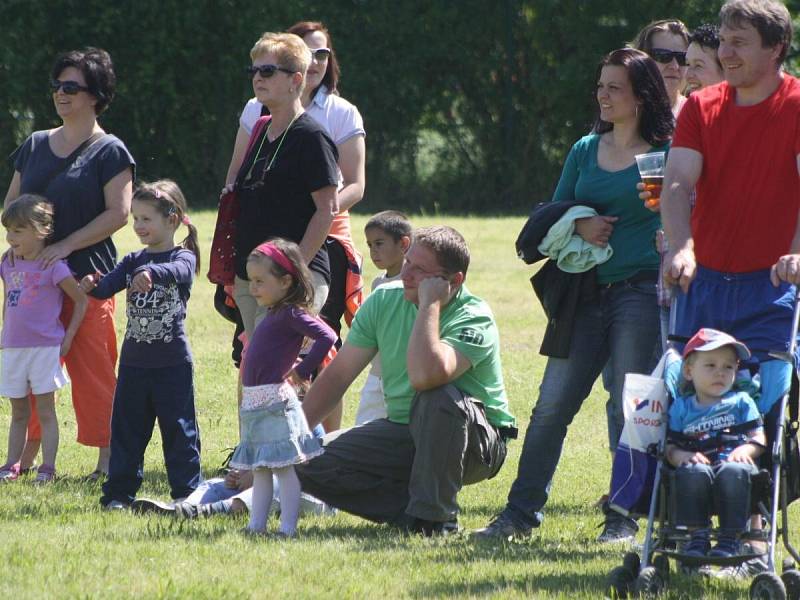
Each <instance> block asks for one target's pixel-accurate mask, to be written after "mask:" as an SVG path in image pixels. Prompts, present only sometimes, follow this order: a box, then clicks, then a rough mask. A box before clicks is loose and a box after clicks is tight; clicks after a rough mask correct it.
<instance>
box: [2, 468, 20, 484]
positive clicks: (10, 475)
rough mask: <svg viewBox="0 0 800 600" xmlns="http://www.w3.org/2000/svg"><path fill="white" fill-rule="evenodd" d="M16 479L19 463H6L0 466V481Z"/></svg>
mask: <svg viewBox="0 0 800 600" xmlns="http://www.w3.org/2000/svg"><path fill="white" fill-rule="evenodd" d="M17 479H19V463H13V464H8V463H6V464H4V465H3V466H2V467H0V483H11V482H12V481H16V480H17Z"/></svg>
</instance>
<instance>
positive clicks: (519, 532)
mask: <svg viewBox="0 0 800 600" xmlns="http://www.w3.org/2000/svg"><path fill="white" fill-rule="evenodd" d="M532 529H533V528H532V527H525V526H523V525H517V524H516V523H515V522H514V521H512V520H511V517H509V516H507V515H506V514H504V513H500V514H499V515H497V516H496V517H495V518H494V521H492V522H491V523H489V524H488V525H487V526H486V527H484V528H483V529H476V530H475V531H473V532H472V533H471V534H470V536H471V537H472V538H474V539H478V540H492V539H495V540H499V539H503V540H507V541H511V540H512V539H514V538H523V537H528V536H529V535H530V534H531V530H532Z"/></svg>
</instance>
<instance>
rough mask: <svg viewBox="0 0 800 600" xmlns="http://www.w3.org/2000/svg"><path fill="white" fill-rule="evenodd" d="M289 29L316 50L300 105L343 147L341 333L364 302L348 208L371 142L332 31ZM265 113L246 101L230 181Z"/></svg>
mask: <svg viewBox="0 0 800 600" xmlns="http://www.w3.org/2000/svg"><path fill="white" fill-rule="evenodd" d="M287 32H288V33H294V34H295V35H298V36H300V37H301V38H303V41H304V42H305V43H306V45H307V46H308V47H309V49H310V50H311V52H312V61H311V64H310V65H309V67H308V72H307V73H306V86H305V88H304V89H303V95H302V97H301V99H300V100H301V103H302V104H303V108H304V109H305V110H306V113H307V114H308V115H309V116H310V117H312V118H313V119H314V120H315V121H317V122H318V123H319V124H320V125H322V128H323V129H324V130H325V132H326V133H327V134H328V135H329V136H330V138H331V139H332V140H333V141H334V143H335V144H336V148H337V149H338V151H339V161H338V166H339V184H338V198H339V213H338V214H337V215H336V217H335V218H334V220H333V225H332V226H331V230H330V232H329V234H328V239H327V240H326V247H327V249H328V258H329V261H330V265H331V286H330V290H329V292H328V299H327V301H326V302H325V305H324V306H323V307H322V310H321V311H320V316H321V317H322V318H323V319H325V321H326V322H327V323H328V324H329V325H330V326H331V327H332V328H333V329H334V331H336V333H337V335H338V334H339V332H340V331H341V320H342V316H343V315H344V314H348V315H350V316H352V314H354V313H355V311H356V310H357V308H358V305H359V304H360V301H361V289H362V282H361V277H360V267H361V262H362V257H361V255H360V253H359V252H358V251H357V250H356V248H355V245H354V244H353V239H352V233H351V229H350V214H349V213H348V210H349V209H350V208H351V207H352V206H354V205H355V204H356V203H358V202H359V201H361V199H362V198H363V197H364V188H365V185H366V170H365V164H366V146H365V137H366V132H365V131H364V121H363V119H362V118H361V114H360V113H359V112H358V109H357V108H356V107H355V106H354V105H353V104H351V103H350V102H348V101H347V100H345V99H344V98H342V97H341V96H339V92H338V89H337V87H338V83H339V62H338V60H337V58H336V52H335V50H334V48H333V40H332V38H331V34H330V32H329V31H328V29H327V28H326V27H325V25H323V24H322V23H320V22H317V21H300V22H298V23H295V24H294V25H292V26H291V27H289V29H287ZM265 113H266V108H265V107H264V105H263V104H261V102H259V101H258V98H252V99H250V100H249V101H248V102H247V104H245V107H244V110H243V111H242V115H241V117H240V119H239V131H238V133H237V135H236V144H235V147H234V151H233V156H232V158H231V164H230V167H229V168H228V175H227V178H226V184H227V185H231V184H233V182H234V181H235V179H236V175H237V173H238V172H239V167H240V166H241V162H242V158H243V156H244V152H245V149H246V148H247V142H248V139H249V137H250V133H251V131H252V130H253V126H254V125H255V122H256V120H257V119H258V118H259V117H260V116H261V115H262V114H265ZM340 424H341V405H340V406H339V409H338V412H337V413H336V414H335V415H331V417H329V419H328V420H326V425H327V426H328V428H332V429H338V428H339V425H340Z"/></svg>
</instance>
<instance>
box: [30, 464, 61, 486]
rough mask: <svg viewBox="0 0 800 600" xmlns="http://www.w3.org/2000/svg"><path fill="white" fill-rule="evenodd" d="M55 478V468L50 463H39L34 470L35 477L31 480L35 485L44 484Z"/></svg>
mask: <svg viewBox="0 0 800 600" xmlns="http://www.w3.org/2000/svg"><path fill="white" fill-rule="evenodd" d="M55 478H56V468H55V467H54V466H51V465H39V468H38V469H37V470H36V479H34V480H33V483H34V484H35V485H44V484H46V483H51V482H52V481H53V480H54V479H55Z"/></svg>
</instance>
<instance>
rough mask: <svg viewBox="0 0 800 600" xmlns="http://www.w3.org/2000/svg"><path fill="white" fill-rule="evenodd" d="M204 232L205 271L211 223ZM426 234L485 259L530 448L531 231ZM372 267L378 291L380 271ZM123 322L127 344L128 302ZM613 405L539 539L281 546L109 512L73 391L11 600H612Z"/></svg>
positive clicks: (212, 348) (694, 582)
mask: <svg viewBox="0 0 800 600" xmlns="http://www.w3.org/2000/svg"><path fill="white" fill-rule="evenodd" d="M192 218H193V220H194V222H195V223H196V224H197V225H198V228H199V229H200V232H201V241H202V249H203V253H204V255H205V256H204V259H206V257H207V252H208V248H209V244H210V238H211V232H212V229H213V223H214V221H213V218H214V215H213V214H212V213H210V212H204V213H196V214H193V215H192ZM413 220H414V223H415V224H416V225H427V224H434V223H446V224H448V225H451V226H453V227H455V228H457V229H458V230H459V231H461V232H462V233H463V234H464V235H465V237H466V238H467V241H468V243H469V245H470V248H471V250H472V254H473V259H472V265H471V268H470V272H469V276H468V278H467V283H468V286H469V288H470V289H471V291H472V292H473V293H476V294H477V295H479V296H482V297H483V298H485V299H486V300H488V301H489V303H490V304H491V306H492V308H493V310H494V312H495V315H496V317H497V321H498V323H499V326H500V333H501V337H502V344H503V346H502V347H503V364H504V372H505V380H506V386H507V389H508V395H509V398H510V400H511V405H512V409H513V412H514V413H515V415H516V416H517V418H518V420H519V423H520V429H521V432H520V433H521V434H524V428H525V427H526V426H527V422H528V417H529V415H530V411H531V408H532V406H533V404H534V402H535V400H536V396H537V388H538V385H539V382H540V381H541V376H542V372H543V368H544V364H545V359H544V358H543V357H542V356H540V355H539V354H538V348H539V344H540V341H541V335H542V332H543V329H544V319H543V315H542V312H541V309H540V307H539V305H538V303H537V302H536V300H535V298H534V295H533V292H532V290H531V287H530V284H529V282H528V279H529V277H530V275H531V274H532V270H531V268H530V267H527V266H525V265H524V264H523V263H522V262H521V261H520V260H518V259H517V258H516V256H515V252H514V239H515V238H516V234H517V232H518V231H519V229H520V227H521V225H522V223H523V220H522V218H451V217H437V218H432V217H424V218H422V217H417V218H414V219H413ZM364 222H365V218H364V217H362V216H354V218H353V231H354V232H355V239H356V242H357V243H358V245H359V247H361V248H365V247H366V245H365V244H364V243H363V234H362V233H361V232H362V227H363V224H364ZM117 240H118V245H119V247H120V252H121V253H123V254H124V253H126V252H129V251H131V250H133V249H136V240H135V237H134V235H133V233H132V231H131V229H130V227H128V228H127V229H126V230H125V231H123V232H122V233H120V234H119V235H118V236H117ZM366 263H367V264H366V269H365V270H366V279H367V281H371V279H372V278H373V277H374V276H375V275H376V271H375V268H374V267H373V266H372V265H371V264H369V260H368V259H367V260H366ZM204 267H205V265H204ZM212 295H213V287H212V286H211V285H210V284H209V283H208V282H207V280H206V279H205V276H204V275H203V276H200V277H199V278H198V280H197V282H196V284H195V286H194V290H193V296H192V299H191V301H190V303H189V318H188V327H189V336H190V340H191V343H192V346H193V350H194V356H195V373H196V381H195V386H196V390H197V411H198V417H199V420H200V424H201V428H202V440H203V454H202V459H203V465H204V472H205V473H206V474H207V475H211V474H212V473H213V472H214V471H215V470H216V468H217V467H218V465H219V463H220V462H221V461H222V459H223V458H224V456H225V454H226V452H225V448H227V447H230V446H232V445H233V444H234V443H235V442H236V436H237V425H236V422H237V418H236V395H235V381H236V376H235V373H234V370H233V368H232V363H231V361H230V358H229V357H230V337H231V333H232V326H231V325H230V324H229V323H227V322H226V321H224V320H223V319H222V318H221V317H219V316H218V315H217V314H216V312H215V311H214V308H213V305H212ZM119 307H120V308H119V309H118V311H117V323H118V327H119V331H120V332H122V331H123V328H124V308H123V305H122V303H121V304H120V305H119ZM362 381H363V375H362V379H359V381H358V382H357V384H356V385H355V386H354V387H353V388H352V389H351V390H350V392H349V393H348V394H347V396H346V398H345V423H346V424H351V423H352V422H353V419H354V415H355V407H356V405H357V402H358V391H359V389H360V385H361V382H362ZM564 385H569V382H564ZM604 402H605V396H604V394H603V392H602V388H601V387H600V386H599V385H597V386H596V387H595V390H594V392H593V393H592V395H591V396H590V397H589V399H588V400H587V401H586V403H585V404H584V407H583V410H582V411H581V412H580V414H579V415H578V417H577V418H576V420H575V422H574V423H573V425H572V426H571V428H570V432H569V436H568V439H567V442H566V447H565V451H564V454H563V456H562V460H561V464H560V467H559V470H558V472H557V474H556V478H555V482H554V486H553V493H552V498H551V501H550V502H549V504H548V506H547V507H546V521H545V523H544V525H543V526H542V528H541V529H539V530H538V531H536V532H535V533H534V535H533V536H532V537H531V538H530V539H528V540H525V541H521V542H515V543H511V544H507V543H497V544H477V543H474V542H472V541H470V539H469V538H468V537H467V536H463V537H458V538H450V539H422V538H418V537H407V536H404V535H399V534H398V533H397V532H396V531H393V530H390V529H388V528H385V527H381V526H376V525H373V524H370V523H368V522H366V521H362V520H360V519H357V518H355V517H351V516H349V515H346V514H342V513H340V514H338V515H337V516H335V517H315V518H305V519H302V520H301V522H300V529H299V537H298V538H297V539H296V540H291V541H274V540H253V539H248V538H245V537H244V536H242V535H241V534H240V533H239V530H240V529H241V528H242V527H243V526H244V525H245V520H244V519H241V520H238V519H235V518H212V519H208V520H202V521H190V522H179V521H175V520H172V519H168V518H163V517H138V516H135V515H132V514H128V513H122V514H120V513H115V514H108V513H104V512H101V510H100V507H99V505H98V498H99V495H100V488H99V486H97V485H91V484H86V483H82V482H81V481H80V477H81V476H83V475H86V474H88V473H89V472H90V471H91V470H92V469H93V468H94V464H95V462H94V461H95V459H96V452H95V451H94V450H93V449H88V448H85V447H81V446H78V445H77V444H76V442H75V441H74V440H75V420H74V414H73V411H72V408H71V406H70V398H69V391H65V392H64V393H62V394H61V396H60V398H59V401H58V406H59V415H60V423H61V448H60V452H59V460H58V469H59V473H60V478H59V480H58V481H57V482H56V483H54V484H53V485H50V486H47V487H44V488H36V487H34V486H33V485H31V483H30V480H20V481H18V482H16V483H13V484H9V485H5V486H0V557H1V558H2V564H4V565H5V574H4V575H3V576H2V578H0V598H5V599H11V598H13V599H14V600H22V599H23V598H44V597H54V598H56V597H66V598H99V597H113V598H141V597H145V598H188V597H197V598H243V597H245V598H247V597H253V598H277V597H288V598H407V597H408V598H428V597H432V598H464V597H466V598H473V597H495V598H531V597H533V598H570V599H572V598H602V597H603V596H604V595H605V589H604V581H605V577H606V574H607V573H608V571H609V570H610V569H611V568H613V567H614V566H616V565H617V564H619V562H620V561H621V557H622V554H623V552H624V550H623V549H622V548H620V547H619V546H617V547H608V546H601V545H599V544H597V543H595V542H594V539H595V537H596V536H597V534H598V533H599V529H598V524H599V523H600V522H601V521H602V517H601V515H600V513H599V511H598V510H597V509H596V508H595V507H594V503H595V501H596V500H597V498H598V497H599V496H600V495H601V494H602V493H604V492H605V491H606V488H607V485H608V478H609V471H610V458H609V454H608V452H607V449H606V444H607V441H606V424H605V423H606V420H605V410H604ZM9 412H10V408H9V404H8V403H7V402H5V401H4V402H2V403H0V430H1V431H2V432H3V439H5V432H6V431H7V427H8V420H9ZM521 446H522V435H521V436H520V440H518V441H517V442H514V443H512V444H511V446H510V452H509V456H508V460H507V462H506V465H505V466H504V468H503V469H502V470H501V472H500V474H499V475H498V476H497V477H496V478H495V479H493V480H491V481H489V482H485V483H483V484H478V485H477V486H471V487H467V488H465V489H464V490H463V492H462V493H461V495H460V496H459V499H460V504H461V508H462V513H461V517H460V523H461V524H462V525H463V526H464V527H466V528H477V527H481V526H483V525H485V524H486V523H487V522H488V520H489V519H491V518H492V517H493V515H494V514H496V513H497V512H498V511H499V510H501V509H502V507H503V505H504V503H505V498H506V494H507V492H508V489H509V487H510V485H511V482H512V480H513V478H514V475H515V473H516V468H517V460H518V456H519V452H520V449H521ZM141 493H142V495H147V496H151V497H152V496H155V497H161V498H166V497H167V496H168V486H167V483H166V476H165V473H164V467H163V461H162V457H161V448H160V441H159V436H158V435H157V434H156V435H155V436H154V438H153V441H152V442H151V445H150V447H149V449H148V451H147V457H146V477H145V482H144V485H143V487H142V490H141ZM795 516H796V513H795ZM673 571H674V568H673ZM747 585H748V584H747V583H731V582H720V581H710V582H709V581H703V580H698V579H687V578H683V577H680V576H677V575H674V574H673V577H672V581H671V585H670V591H669V593H668V595H667V597H669V598H693V599H694V598H741V597H745V596H746V593H747V592H746V590H747Z"/></svg>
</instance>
